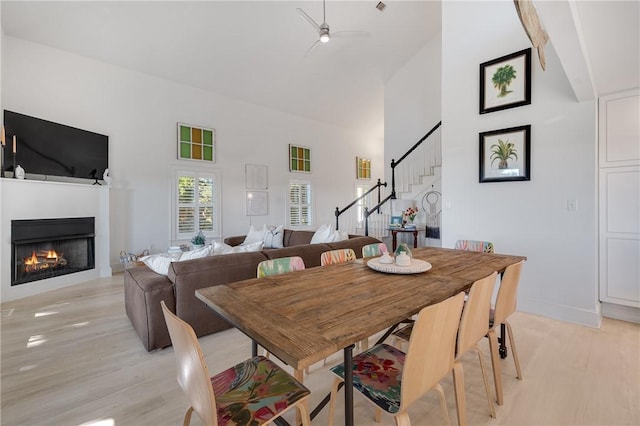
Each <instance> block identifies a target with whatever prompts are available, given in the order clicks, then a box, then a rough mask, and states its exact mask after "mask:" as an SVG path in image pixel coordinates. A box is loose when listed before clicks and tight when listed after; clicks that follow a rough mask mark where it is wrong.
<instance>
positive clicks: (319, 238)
mask: <svg viewBox="0 0 640 426" xmlns="http://www.w3.org/2000/svg"><path fill="white" fill-rule="evenodd" d="M331 238H333V228H332V226H331V225H327V224H324V225H321V226H320V228H318V230H317V231H316V232H315V233H314V234H313V237H311V244H319V243H328V242H331Z"/></svg>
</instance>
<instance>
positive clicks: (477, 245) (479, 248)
mask: <svg viewBox="0 0 640 426" xmlns="http://www.w3.org/2000/svg"><path fill="white" fill-rule="evenodd" d="M453 248H454V249H456V250H464V251H476V252H479V253H493V243H492V242H489V241H475V240H458V241H456V245H455V246H454V247H453Z"/></svg>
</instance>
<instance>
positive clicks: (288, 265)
mask: <svg viewBox="0 0 640 426" xmlns="http://www.w3.org/2000/svg"><path fill="white" fill-rule="evenodd" d="M303 269H304V260H302V258H301V257H300V256H291V257H280V258H277V259H270V260H263V261H262V262H260V263H258V278H262V277H266V276H269V275H279V274H285V273H287V272H293V271H302V270H303Z"/></svg>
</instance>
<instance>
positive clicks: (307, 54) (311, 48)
mask: <svg viewBox="0 0 640 426" xmlns="http://www.w3.org/2000/svg"><path fill="white" fill-rule="evenodd" d="M318 43H320V40H316V41H315V42H313V44H312V45H311V47H310V48H309V50H307V53H305V54H304V56H305V57H306V56H309V54H310V53H311V51H312V50H313V49H314V48H315V47H316V46H317V45H318Z"/></svg>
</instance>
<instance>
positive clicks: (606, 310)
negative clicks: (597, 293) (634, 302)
mask: <svg viewBox="0 0 640 426" xmlns="http://www.w3.org/2000/svg"><path fill="white" fill-rule="evenodd" d="M602 316H603V317H607V318H613V319H617V320H621V321H627V322H633V323H636V324H640V308H635V307H633V306H625V305H616V304H615V303H606V302H602Z"/></svg>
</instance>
